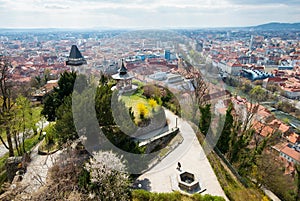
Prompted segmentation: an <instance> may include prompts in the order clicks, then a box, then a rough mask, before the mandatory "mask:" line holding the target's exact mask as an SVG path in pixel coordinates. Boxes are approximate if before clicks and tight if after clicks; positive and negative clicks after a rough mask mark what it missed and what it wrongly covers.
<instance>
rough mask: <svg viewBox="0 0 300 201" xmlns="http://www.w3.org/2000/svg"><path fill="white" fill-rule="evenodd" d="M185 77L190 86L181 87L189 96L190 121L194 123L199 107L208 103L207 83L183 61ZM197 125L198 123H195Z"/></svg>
mask: <svg viewBox="0 0 300 201" xmlns="http://www.w3.org/2000/svg"><path fill="white" fill-rule="evenodd" d="M183 67H184V69H185V72H184V74H185V77H189V78H191V80H190V85H189V86H187V85H183V86H182V87H183V88H184V89H185V90H186V91H187V92H188V93H189V94H190V99H191V104H192V108H191V112H192V117H191V119H192V121H193V122H195V121H196V115H197V113H198V111H199V108H200V107H204V106H205V105H206V104H208V103H209V91H208V86H207V83H206V82H205V80H204V78H203V75H202V74H201V72H200V71H199V70H197V69H196V68H194V67H193V66H192V65H191V64H190V63H189V62H188V61H184V65H183ZM195 123H198V122H195Z"/></svg>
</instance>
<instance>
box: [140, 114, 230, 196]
mask: <svg viewBox="0 0 300 201" xmlns="http://www.w3.org/2000/svg"><path fill="white" fill-rule="evenodd" d="M165 112H166V116H167V118H168V119H169V120H170V122H171V125H170V127H171V128H172V127H174V126H175V121H176V118H178V117H177V116H176V115H174V114H173V113H171V112H170V111H168V110H165ZM178 127H179V129H180V133H181V135H182V137H183V139H184V140H183V142H182V143H181V144H180V145H179V146H178V147H177V148H176V149H175V150H173V151H172V152H171V153H170V154H169V155H168V156H166V157H165V158H164V159H163V160H162V161H161V162H159V163H158V164H157V165H156V166H154V167H153V168H152V169H151V170H150V171H148V172H146V173H144V174H143V175H141V176H140V177H139V178H138V180H140V181H147V182H148V184H147V190H150V191H153V192H172V191H173V190H176V187H177V186H174V178H175V179H176V177H177V175H178V173H179V171H178V170H177V169H176V168H177V163H178V162H180V163H181V167H182V168H181V169H182V170H183V171H189V172H192V173H193V174H194V175H195V177H196V178H197V179H199V181H200V186H201V188H202V189H206V191H205V192H203V194H211V195H217V196H222V197H224V198H225V199H226V200H227V198H226V196H225V193H224V191H223V190H222V188H221V186H220V184H219V182H218V179H217V177H216V175H215V173H214V171H213V169H212V167H211V165H210V163H209V161H208V159H207V158H206V155H205V153H204V151H203V149H202V147H201V145H200V144H199V142H198V139H197V137H196V134H195V132H194V131H193V129H192V127H191V126H190V125H189V124H188V122H187V121H184V120H183V119H180V118H178ZM142 188H143V186H142Z"/></svg>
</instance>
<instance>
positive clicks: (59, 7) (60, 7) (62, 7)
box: [45, 5, 70, 10]
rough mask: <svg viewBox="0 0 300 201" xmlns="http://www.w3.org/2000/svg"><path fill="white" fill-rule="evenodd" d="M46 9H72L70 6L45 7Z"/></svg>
mask: <svg viewBox="0 0 300 201" xmlns="http://www.w3.org/2000/svg"><path fill="white" fill-rule="evenodd" d="M45 8H47V9H54V10H60V9H62V10H65V9H69V8H70V7H68V6H60V5H45Z"/></svg>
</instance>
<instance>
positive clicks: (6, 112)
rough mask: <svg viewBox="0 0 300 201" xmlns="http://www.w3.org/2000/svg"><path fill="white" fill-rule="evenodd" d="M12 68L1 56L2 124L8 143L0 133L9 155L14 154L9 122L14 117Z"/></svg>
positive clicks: (0, 112)
mask: <svg viewBox="0 0 300 201" xmlns="http://www.w3.org/2000/svg"><path fill="white" fill-rule="evenodd" d="M11 69H12V66H11V63H10V61H9V59H8V58H7V57H3V56H0V99H1V108H0V123H1V124H0V125H1V130H2V131H4V132H5V134H6V139H7V143H6V142H5V141H4V139H3V137H2V136H1V135H0V140H1V142H2V143H3V145H4V146H5V148H7V149H8V150H9V156H14V149H13V143H12V137H11V127H10V125H9V122H10V120H11V118H12V116H11V109H12V108H13V105H14V103H13V101H12V94H11V87H12V85H11V82H10V80H9V78H10V72H9V71H10V70H11Z"/></svg>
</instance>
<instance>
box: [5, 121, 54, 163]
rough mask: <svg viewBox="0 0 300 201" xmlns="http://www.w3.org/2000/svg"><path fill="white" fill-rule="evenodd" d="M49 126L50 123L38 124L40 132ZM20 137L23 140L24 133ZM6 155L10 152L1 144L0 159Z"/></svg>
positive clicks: (40, 122)
mask: <svg viewBox="0 0 300 201" xmlns="http://www.w3.org/2000/svg"><path fill="white" fill-rule="evenodd" d="M48 125H49V122H48V121H43V122H42V120H41V121H39V122H38V123H37V124H36V126H37V129H38V131H39V130H41V129H43V128H45V127H46V126H48ZM19 137H20V139H21V138H22V137H23V133H20V134H19ZM12 141H13V145H14V140H13V139H12ZM6 153H8V150H7V149H6V148H5V146H4V145H3V144H2V143H1V145H0V158H1V157H3V156H4V155H5V154H6Z"/></svg>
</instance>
